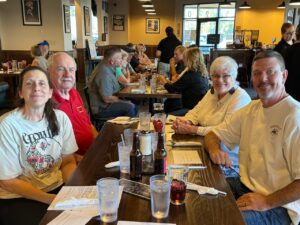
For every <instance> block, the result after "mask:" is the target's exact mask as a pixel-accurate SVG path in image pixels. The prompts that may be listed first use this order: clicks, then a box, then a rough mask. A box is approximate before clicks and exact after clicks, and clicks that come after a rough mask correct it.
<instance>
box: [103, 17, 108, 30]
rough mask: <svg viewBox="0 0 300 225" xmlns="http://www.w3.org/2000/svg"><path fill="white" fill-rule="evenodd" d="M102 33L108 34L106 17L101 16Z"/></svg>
mask: <svg viewBox="0 0 300 225" xmlns="http://www.w3.org/2000/svg"><path fill="white" fill-rule="evenodd" d="M103 31H104V33H106V34H107V33H108V26H107V16H103Z"/></svg>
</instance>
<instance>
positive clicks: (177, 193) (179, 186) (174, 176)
mask: <svg viewBox="0 0 300 225" xmlns="http://www.w3.org/2000/svg"><path fill="white" fill-rule="evenodd" d="M168 175H169V179H170V180H171V203H172V204H174V205H182V204H184V200H185V194H186V183H187V177H188V168H187V167H186V166H170V167H169V170H168Z"/></svg>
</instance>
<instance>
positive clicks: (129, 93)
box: [116, 84, 181, 99]
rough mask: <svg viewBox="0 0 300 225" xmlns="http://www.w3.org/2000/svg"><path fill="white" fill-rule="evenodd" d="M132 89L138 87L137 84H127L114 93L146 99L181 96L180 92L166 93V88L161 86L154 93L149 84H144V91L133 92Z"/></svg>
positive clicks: (125, 96) (124, 96) (176, 97)
mask: <svg viewBox="0 0 300 225" xmlns="http://www.w3.org/2000/svg"><path fill="white" fill-rule="evenodd" d="M134 89H138V84H137V85H134V86H127V87H125V88H123V89H122V90H121V91H119V92H118V93H117V94H116V95H117V96H118V97H123V98H147V99H153V98H158V99H161V98H173V99H178V98H181V94H180V93H168V91H167V90H165V89H163V88H161V89H158V90H157V91H156V92H155V93H152V92H151V90H150V86H149V85H147V86H146V90H145V92H144V93H137V92H134V91H133V90H134Z"/></svg>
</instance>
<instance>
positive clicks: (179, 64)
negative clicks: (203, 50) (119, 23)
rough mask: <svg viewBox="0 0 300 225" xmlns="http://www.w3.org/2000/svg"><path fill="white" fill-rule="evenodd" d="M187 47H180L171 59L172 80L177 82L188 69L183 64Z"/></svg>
mask: <svg viewBox="0 0 300 225" xmlns="http://www.w3.org/2000/svg"><path fill="white" fill-rule="evenodd" d="M184 51H185V47H184V46H182V45H178V46H177V47H176V48H175V50H174V56H173V57H172V58H171V59H170V80H171V81H172V82H175V81H176V80H177V79H178V77H179V76H180V74H181V73H182V72H183V71H184V69H185V68H186V67H185V65H184V62H183V53H184Z"/></svg>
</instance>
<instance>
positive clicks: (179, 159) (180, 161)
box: [172, 150, 202, 165]
mask: <svg viewBox="0 0 300 225" xmlns="http://www.w3.org/2000/svg"><path fill="white" fill-rule="evenodd" d="M172 154H173V161H174V164H175V165H191V164H193V165H194V164H195V165H201V164H202V160H201V159H200V156H199V154H198V151H196V150H191V151H188V150H184V151H182V150H173V151H172Z"/></svg>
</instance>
